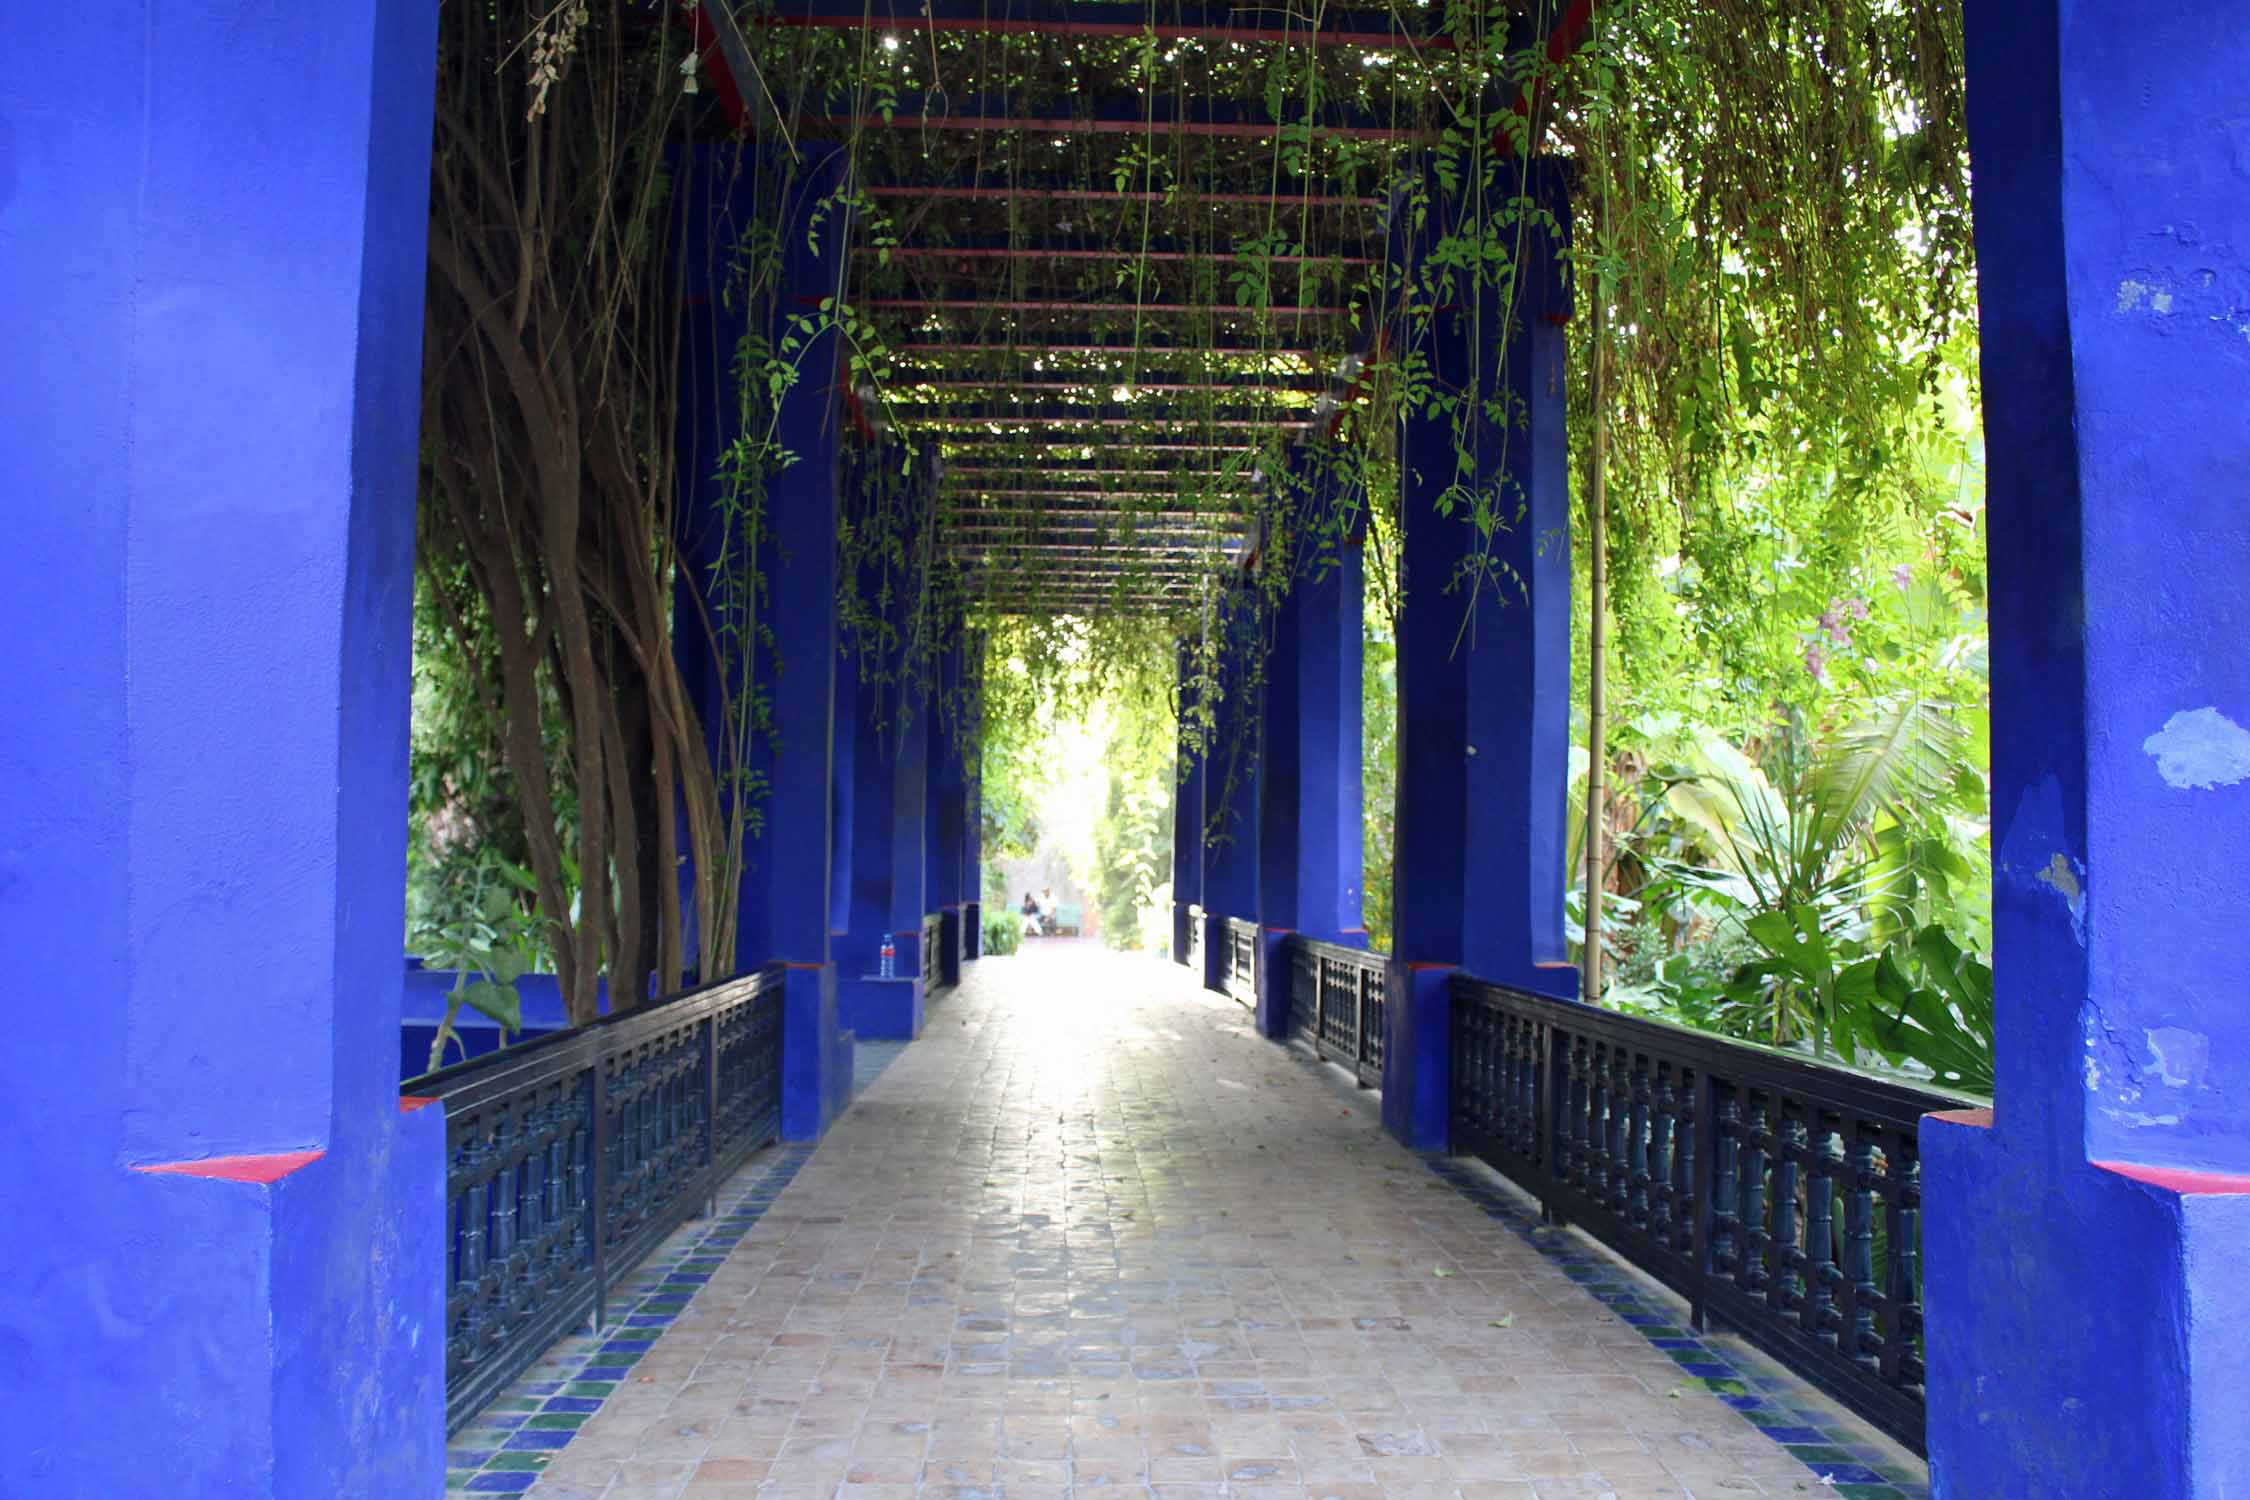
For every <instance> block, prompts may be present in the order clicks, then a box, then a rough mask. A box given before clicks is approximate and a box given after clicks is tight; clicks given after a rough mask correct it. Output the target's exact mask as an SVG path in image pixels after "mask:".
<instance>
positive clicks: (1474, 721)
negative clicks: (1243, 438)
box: [1383, 160, 1577, 1148]
mask: <svg viewBox="0 0 2250 1500" xmlns="http://www.w3.org/2000/svg"><path fill="white" fill-rule="evenodd" d="M1499 170H1500V175H1501V176H1502V178H1503V179H1504V191H1505V192H1506V193H1507V194H1509V195H1511V196H1513V195H1517V194H1520V195H1521V196H1524V197H1528V198H1531V199H1533V200H1534V201H1536V202H1537V203H1538V204H1539V206H1540V207H1541V208H1543V209H1544V210H1546V211H1547V212H1549V213H1551V214H1553V215H1554V216H1555V219H1556V222H1557V223H1558V224H1560V225H1565V226H1567V224H1568V222H1569V193H1568V188H1567V184H1566V183H1565V182H1564V180H1563V175H1562V171H1561V168H1560V167H1559V166H1558V165H1556V164H1555V163H1553V162H1551V161H1546V160H1533V161H1530V162H1523V161H1509V162H1505V163H1502V164H1501V166H1500V169H1499ZM1430 197H1431V205H1430V212H1429V214H1428V217H1427V220H1426V222H1425V224H1424V226H1423V228H1422V229H1421V230H1420V231H1419V233H1418V234H1415V235H1411V236H1407V238H1408V239H1409V241H1410V243H1409V245H1408V248H1407V251H1406V264H1407V267H1408V270H1409V274H1410V275H1412V274H1413V273H1414V270H1415V268H1416V267H1417V266H1418V265H1419V263H1420V260H1421V257H1422V256H1423V255H1424V254H1426V253H1427V249H1428V247H1429V246H1430V245H1431V244H1432V243H1434V241H1435V239H1436V238H1437V237H1438V236H1439V235H1440V234H1442V233H1443V232H1445V229H1444V226H1446V225H1447V224H1449V223H1450V222H1452V221H1453V220H1454V219H1455V218H1457V217H1458V214H1459V210H1458V207H1457V206H1456V205H1455V204H1453V203H1451V202H1450V201H1448V200H1447V198H1446V196H1445V194H1444V193H1443V191H1442V189H1441V188H1439V187H1438V186H1437V185H1436V184H1435V183H1434V182H1433V183H1432V185H1431V187H1430ZM1507 236H1508V240H1509V249H1510V252H1511V253H1513V252H1514V250H1515V247H1516V245H1517V244H1518V243H1519V242H1520V244H1521V246H1522V253H1523V261H1522V263H1521V264H1520V265H1519V267H1518V269H1517V275H1516V288H1517V296H1516V304H1517V305H1516V306H1514V307H1512V308H1511V307H1507V306H1504V305H1503V303H1504V302H1505V301H1506V300H1507V299H1506V297H1505V296H1504V294H1503V289H1501V288H1498V287H1494V286H1490V285H1485V286H1476V287H1469V288H1465V289H1463V290H1462V291H1461V292H1460V293H1459V299H1460V300H1459V301H1458V302H1443V301H1439V300H1437V299H1436V298H1434V297H1433V296H1432V295H1431V294H1430V292H1429V290H1428V289H1427V288H1417V289H1416V291H1415V292H1414V294H1413V295H1412V296H1411V297H1410V299H1409V300H1408V303H1407V305H1406V307H1405V308H1404V310H1403V314H1402V318H1401V321H1402V324H1403V327H1402V331H1401V335H1400V336H1401V337H1402V338H1403V339H1404V340H1405V341H1406V342H1407V345H1408V346H1409V347H1412V348H1414V349H1416V350H1418V351H1419V352H1420V354H1421V355H1422V356H1423V357H1424V358H1425V359H1426V360H1427V364H1428V368H1429V370H1430V372H1431V374H1432V378H1433V379H1434V381H1435V383H1436V386H1437V388H1438V389H1439V390H1440V391H1443V392H1447V393H1451V394H1452V395H1453V396H1454V397H1455V398H1456V399H1457V400H1458V401H1459V402H1460V403H1461V411H1462V413H1463V416H1462V418H1461V425H1460V426H1459V428H1458V429H1457V426H1456V418H1455V416H1454V415H1453V414H1451V413H1448V412H1445V411H1434V412H1433V411H1430V410H1428V409H1425V408H1420V407H1417V408H1415V409H1413V410H1411V411H1409V412H1408V414H1407V415H1406V416H1405V417H1404V418H1403V419H1402V433H1401V443H1402V448H1401V455H1400V464H1399V488H1400V505H1399V509H1400V518H1401V524H1402V526H1403V529H1404V537H1403V539H1402V548H1401V553H1402V567H1401V575H1402V578H1401V582H1402V585H1403V589H1404V594H1405V600H1404V606H1403V609H1402V611H1401V617H1400V621H1399V667H1398V673H1399V675H1398V683H1399V713H1398V722H1399V741H1398V788H1399V792H1398V798H1399V800H1398V821H1397V846H1396V847H1397V875H1396V900H1395V903H1394V909H1395V911H1396V916H1395V919H1394V925H1395V928H1396V932H1397V939H1396V942H1395V945H1394V946H1395V948H1396V951H1395V952H1394V953H1393V955H1392V965H1391V975H1390V981H1389V995H1390V1004H1389V1005H1388V1006H1387V1007H1386V1014H1385V1029H1386V1037H1385V1044H1386V1045H1385V1050H1384V1064H1383V1067H1384V1080H1383V1082H1384V1089H1383V1121H1384V1125H1385V1126H1386V1128H1388V1129H1390V1130H1391V1131H1392V1132H1393V1133H1394V1134H1396V1135H1398V1136H1400V1137H1401V1138H1402V1139H1405V1140H1407V1141H1408V1142H1410V1143H1412V1144H1414V1145H1416V1146H1418V1147H1425V1148H1434V1147H1442V1146H1443V1145H1444V1144H1445V1142H1446V1136H1447V1130H1448V1120H1449V1116H1450V1102H1451V1101H1450V1092H1449V1090H1450V1075H1451V1029H1452V1007H1451V1003H1450V1000H1449V983H1450V981H1449V973H1450V971H1451V970H1452V969H1454V968H1456V967H1466V968H1467V969H1468V970H1469V971H1470V972H1471V973H1474V974H1477V975H1478V976H1479V977H1481V978H1485V979H1491V980H1496V981H1499V982H1501V983H1505V984H1511V985H1516V986H1519V987H1521V988H1524V989H1529V990H1535V991H1538V992H1541V993H1545V994H1550V995H1558V996H1562V997H1565V998H1574V997H1575V996H1576V994H1577V972H1576V970H1575V969H1573V968H1572V967H1571V966H1570V964H1569V950H1568V947H1567V944H1566V941H1565V938H1564V935H1563V879H1564V870H1563V851H1564V848H1565V843H1566V829H1565V812H1564V807H1565V797H1566V786H1567V779H1566V770H1567V766H1568V761H1569V750H1570V746H1569V733H1570V635H1569V631H1570V551H1569V537H1570V525H1569V516H1570V494H1569V462H1568V453H1569V447H1568V436H1567V433H1566V431H1565V400H1564V394H1565V393H1564V384H1563V382H1564V357H1563V356H1564V345H1563V323H1564V322H1565V320H1567V318H1568V315H1569V311H1570V304H1569V297H1568V292H1567V289H1566V287H1565V285H1564V280H1563V271H1562V261H1561V252H1562V248H1563V247H1562V246H1561V245H1560V244H1558V243H1556V242H1555V240H1554V239H1553V238H1551V237H1550V236H1549V235H1547V234H1546V233H1545V232H1543V231H1541V230H1539V229H1537V228H1535V227H1531V226H1525V228H1524V229H1523V231H1522V233H1521V235H1520V236H1519V235H1518V234H1517V232H1516V231H1515V230H1514V229H1512V228H1511V229H1509V230H1508V231H1507ZM1496 407H1497V408H1498V409H1500V410H1502V411H1504V412H1505V413H1507V416H1506V419H1505V420H1494V419H1493V418H1492V417H1491V416H1490V412H1491V411H1492V410H1493V409H1494V408H1496ZM1479 503H1481V505H1482V507H1483V508H1484V510H1485V511H1486V512H1487V514H1488V515H1489V516H1490V517H1491V518H1492V519H1493V520H1494V521H1495V522H1496V525H1495V526H1494V527H1493V529H1492V530H1491V531H1490V532H1489V534H1487V533H1486V531H1485V530H1484V529H1483V528H1482V527H1480V526H1479V524H1478V522H1477V518H1476V512H1477V510H1478V508H1479Z"/></svg>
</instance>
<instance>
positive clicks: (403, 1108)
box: [398, 1094, 437, 1115]
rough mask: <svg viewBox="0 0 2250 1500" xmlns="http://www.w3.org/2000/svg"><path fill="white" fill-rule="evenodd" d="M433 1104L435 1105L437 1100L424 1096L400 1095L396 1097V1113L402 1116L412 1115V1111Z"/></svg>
mask: <svg viewBox="0 0 2250 1500" xmlns="http://www.w3.org/2000/svg"><path fill="white" fill-rule="evenodd" d="M435 1103H437V1100H435V1099H432V1098H429V1097H427V1096H425V1095H421V1094H401V1095H399V1096H398V1112H399V1113H400V1114H402V1115H410V1114H412V1113H414V1111H416V1110H418V1109H421V1108H422V1107H423V1106H425V1105H430V1104H435Z"/></svg>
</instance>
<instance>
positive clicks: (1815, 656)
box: [1805, 641, 1828, 682]
mask: <svg viewBox="0 0 2250 1500" xmlns="http://www.w3.org/2000/svg"><path fill="white" fill-rule="evenodd" d="M1827 662H1828V654H1827V653H1826V652H1824V651H1822V650H1821V649H1820V642H1818V641H1807V642H1805V670H1806V671H1808V672H1810V673H1812V679H1813V681H1815V682H1826V681H1827V680H1828V668H1827Z"/></svg>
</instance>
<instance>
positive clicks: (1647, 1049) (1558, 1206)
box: [1452, 976, 1984, 1451]
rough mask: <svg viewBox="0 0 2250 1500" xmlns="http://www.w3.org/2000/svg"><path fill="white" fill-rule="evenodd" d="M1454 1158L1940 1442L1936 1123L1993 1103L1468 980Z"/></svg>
mask: <svg viewBox="0 0 2250 1500" xmlns="http://www.w3.org/2000/svg"><path fill="white" fill-rule="evenodd" d="M1452 1085H1453V1147H1454V1149H1455V1150H1457V1151H1463V1152H1467V1153H1470V1154H1473V1155H1476V1156H1478V1157H1481V1158H1482V1159H1483V1160H1485V1161H1487V1162H1489V1163H1490V1164H1491V1165H1492V1166H1493V1167H1494V1168H1496V1169H1497V1170H1499V1171H1500V1172H1502V1173H1505V1174H1506V1175H1507V1176H1509V1177H1511V1178H1513V1179H1514V1180H1515V1181H1516V1182H1517V1183H1518V1184H1519V1185H1520V1186H1522V1187H1523V1188H1525V1189H1526V1190H1528V1191H1530V1192H1531V1193H1533V1194H1534V1195H1536V1196H1537V1197H1538V1199H1539V1201H1540V1205H1541V1208H1542V1209H1543V1210H1544V1211H1545V1213H1546V1214H1547V1216H1548V1217H1549V1218H1551V1219H1553V1220H1555V1221H1556V1222H1558V1223H1563V1222H1568V1223H1576V1224H1578V1225H1579V1226H1581V1227H1582V1228H1584V1229H1585V1230H1586V1231H1587V1232H1588V1233H1590V1234H1592V1235H1594V1236H1595V1237H1596V1238H1598V1239H1600V1240H1602V1241H1603V1242H1604V1243H1606V1244H1608V1245H1609V1246H1610V1247H1611V1248H1612V1249H1614V1250H1616V1251H1618V1252H1619V1253H1620V1254H1622V1255H1624V1256H1625V1257H1626V1258H1627V1259H1629V1260H1631V1261H1632V1262H1633V1263H1634V1264H1635V1265H1637V1266H1639V1267H1640V1268H1641V1269H1642V1270H1644V1271H1647V1272H1648V1273H1649V1274H1651V1275H1653V1276H1655V1277H1656V1278H1657V1279H1659V1280H1661V1281H1663V1282H1664V1283H1666V1284H1667V1285H1669V1286H1671V1287H1672V1288H1673V1289H1674V1290H1676V1291H1678V1292H1679V1293H1680V1294H1681V1295H1682V1296H1684V1297H1686V1298H1687V1299H1688V1301H1689V1303H1690V1304H1691V1306H1692V1308H1693V1314H1694V1317H1695V1319H1696V1322H1697V1324H1698V1326H1701V1325H1702V1323H1703V1321H1704V1320H1705V1319H1706V1318H1715V1319H1717V1320H1718V1321H1719V1322H1721V1323H1723V1324H1725V1325H1727V1326H1728V1327H1730V1328H1733V1329H1735V1330H1736V1331H1737V1332H1739V1333H1741V1334H1742V1335H1743V1336H1744V1337H1746V1338H1748V1339H1749V1340H1750V1341H1751V1342H1753V1343H1755V1344H1757V1345H1759V1346H1760V1347H1761V1348H1763V1349H1765V1350H1766V1351H1767V1352H1768V1353H1769V1354H1771V1355H1773V1356H1774V1357H1775V1358H1777V1359H1780V1360H1782V1361H1783V1362H1785V1363H1787V1364H1788V1365H1790V1366H1791V1367H1792V1368H1794V1369H1796V1370H1798V1371H1799V1372H1800V1373H1802V1374H1804V1375H1805V1376H1806V1377H1807V1378H1809V1379H1812V1380H1814V1381H1815V1382H1817V1383H1818V1384H1820V1385H1821V1386H1823V1387H1824V1388H1826V1389H1827V1390H1828V1391H1829V1392H1830V1393H1831V1394H1833V1395H1835V1396H1836V1397H1837V1398H1838V1399H1839V1400H1842V1401H1844V1402H1845V1403H1846V1404H1848V1405H1850V1406H1851V1407H1852V1408H1854V1409H1855V1410H1857V1411H1858V1412H1860V1413H1861V1414H1862V1415H1864V1416H1866V1417H1867V1418H1868V1419H1869V1420H1871V1421H1873V1422H1875V1423H1876V1424H1877V1425H1879V1426H1881V1427H1882V1428H1884V1429H1885V1430H1886V1431H1888V1432H1890V1433H1891V1434H1892V1435H1893V1436H1894V1437H1897V1438H1898V1439H1899V1440H1900V1441H1902V1442H1905V1443H1908V1444H1909V1445H1911V1446H1912V1447H1914V1448H1915V1449H1916V1451H1921V1449H1922V1446H1923V1436H1922V1431H1923V1412H1924V1406H1923V1391H1922V1277H1921V1166H1920V1158H1919V1154H1918V1150H1917V1144H1916V1143H1917V1138H1918V1131H1919V1127H1920V1121H1921V1117H1922V1116H1923V1115H1924V1114H1926V1113H1929V1112H1931V1111H1933V1110H1944V1109H1960V1108H1965V1107H1971V1106H1975V1105H1978V1104H1981V1103H1983V1102H1984V1101H1982V1100H1977V1099H1972V1098H1969V1097H1967V1096H1965V1095H1960V1094H1954V1093H1950V1092H1948V1091H1946V1090H1942V1089H1936V1088H1929V1087H1923V1086H1919V1085H1916V1084H1911V1083H1908V1082H1905V1081H1903V1080H1900V1079H1895V1078H1887V1077H1882V1076H1879V1075H1875V1074H1870V1073H1863V1072H1860V1071H1858V1070H1856V1069H1852V1068H1845V1067H1840V1066H1836V1065H1833V1064H1826V1063H1819V1062H1815V1061H1813V1060H1812V1059H1810V1058H1808V1057H1805V1056H1802V1055H1800V1054H1798V1053H1793V1052H1784V1051H1780V1050H1777V1049H1774V1048H1769V1047H1759V1046H1753V1045H1750V1044H1748V1043H1743V1042H1733V1041H1728V1040H1726V1039H1724V1038H1721V1037H1715V1036H1711V1035H1709V1034H1708V1033H1705V1032H1700V1031H1693V1030H1690V1029H1688V1028H1686V1027H1681V1026H1673V1025H1668V1024H1666V1023H1664V1022H1660V1021H1650V1020H1645V1019H1642V1018H1640V1017H1636V1016H1624V1015H1618V1014H1616V1013H1614V1012H1609V1011H1602V1010H1597V1009H1594V1008H1593V1007H1590V1006H1585V1005H1577V1004H1572V1003H1570V1002H1566V1001H1559V1000H1552V999H1548V998H1546V997H1544V996H1538V995H1530V994H1525V993H1523V992H1521V991H1517V990H1511V989H1507V988H1505V987H1503V986H1499V985H1493V984H1487V983H1485V982H1484V981H1482V980H1477V979H1472V978H1468V977H1465V976H1461V977H1456V978H1455V980H1454V982H1453V1078H1452Z"/></svg>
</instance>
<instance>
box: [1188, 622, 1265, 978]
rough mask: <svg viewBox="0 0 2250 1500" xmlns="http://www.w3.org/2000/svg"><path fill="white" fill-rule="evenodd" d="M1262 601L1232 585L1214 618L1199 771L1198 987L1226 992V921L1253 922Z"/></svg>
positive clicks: (1255, 913)
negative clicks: (1210, 713)
mask: <svg viewBox="0 0 2250 1500" xmlns="http://www.w3.org/2000/svg"><path fill="white" fill-rule="evenodd" d="M1258 612H1259V597H1258V590H1257V586H1256V585H1255V584H1254V583H1250V582H1236V583H1233V584H1231V585H1230V586H1229V587H1228V588H1227V589H1226V590H1225V591H1224V593H1222V594H1221V596H1220V598H1219V601H1218V603H1217V605H1216V607H1215V609H1214V613H1213V615H1212V625H1211V629H1212V633H1213V635H1214V636H1215V637H1216V638H1217V657H1218V659H1217V670H1216V672H1215V674H1214V681H1213V689H1214V691H1215V692H1216V693H1217V694H1218V702H1217V704H1216V706H1215V712H1214V723H1213V727H1212V732H1211V744H1210V746H1209V748H1208V750H1207V751H1206V752H1205V760H1204V766H1203V982H1204V984H1205V985H1206V986H1207V987H1208V988H1211V989H1214V990H1224V989H1226V987H1227V969H1228V957H1229V952H1230V950H1229V947H1228V943H1227V919H1228V918H1230V917H1232V918H1235V919H1237V920H1240V921H1246V922H1256V921H1257V920H1258V822H1259V783H1260V780H1261V777H1260V772H1261V770H1262V765H1261V761H1262V755H1263V747H1262V746H1261V745H1260V743H1259V739H1260V734H1261V731H1262V730H1263V728H1264V725H1263V723H1262V721H1261V719H1260V711H1259V703H1260V698H1261V695H1262V692H1263V689H1264V683H1263V681H1262V677H1263V672H1264V667H1263V664H1262V662H1261V661H1260V650H1261V646H1262V644H1263V643H1262V642H1261V641H1260V640H1259V636H1258V624H1259V620H1258Z"/></svg>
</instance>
